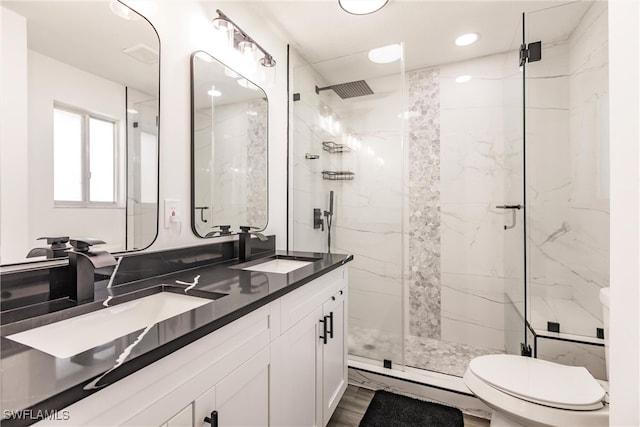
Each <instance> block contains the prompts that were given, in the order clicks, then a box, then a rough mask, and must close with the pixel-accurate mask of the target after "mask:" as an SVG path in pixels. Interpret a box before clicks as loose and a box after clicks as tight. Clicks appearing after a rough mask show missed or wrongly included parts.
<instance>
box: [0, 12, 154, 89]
mask: <svg viewBox="0 0 640 427" xmlns="http://www.w3.org/2000/svg"><path fill="white" fill-rule="evenodd" d="M1 3H2V6H3V7H6V8H8V9H11V10H13V11H14V12H16V13H18V14H20V15H22V16H24V17H25V18H26V20H27V43H28V47H29V49H32V50H34V51H36V52H40V53H42V54H44V55H46V56H49V57H51V58H55V59H57V60H58V61H61V62H64V63H66V64H69V65H72V66H74V67H76V68H79V69H81V70H85V71H87V72H89V73H92V74H95V75H98V76H101V77H104V78H106V79H109V80H111V81H114V82H117V83H120V84H122V85H123V86H127V87H130V88H136V89H138V90H140V91H142V92H144V93H146V94H149V95H151V96H152V97H153V98H157V92H158V79H159V65H158V59H157V52H158V51H159V41H158V36H157V34H156V32H155V30H154V29H153V27H152V26H151V25H150V24H149V23H148V22H147V21H146V20H144V19H139V20H125V19H122V18H120V17H118V16H116V15H115V14H114V13H113V12H111V10H110V9H109V2H108V1H106V0H99V1H97V0H94V1H50V0H39V1H32V0H18V1H16V0H2V1H1ZM79 17H82V19H78V18H79ZM133 47H142V49H141V51H142V53H145V52H150V54H151V55H152V56H153V55H154V51H155V56H156V58H155V59H153V58H152V59H151V62H144V61H141V60H139V59H134V58H133V57H132V56H130V55H128V54H126V53H124V52H123V50H124V49H127V48H133ZM139 51H140V50H139Z"/></svg>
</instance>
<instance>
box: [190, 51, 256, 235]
mask: <svg viewBox="0 0 640 427" xmlns="http://www.w3.org/2000/svg"><path fill="white" fill-rule="evenodd" d="M198 54H205V55H207V56H210V57H211V58H213V59H214V60H215V61H217V62H218V63H219V64H221V65H222V66H224V67H226V68H228V69H230V70H233V71H234V72H235V73H236V74H238V76H240V77H242V78H243V79H246V80H247V81H248V82H249V83H251V84H253V85H254V86H256V87H258V88H260V90H262V92H263V93H264V98H265V100H266V101H267V115H266V124H265V130H266V135H267V140H266V144H267V147H266V152H265V155H266V159H265V160H266V165H265V172H266V174H265V192H266V197H267V206H266V211H265V217H266V221H265V223H264V227H263V228H259V229H256V231H264V230H266V228H267V227H268V226H269V96H268V95H267V91H265V90H264V89H263V88H262V87H261V86H259V85H257V84H256V83H254V82H253V81H252V80H249V79H248V78H247V77H245V76H244V75H243V74H241V73H238V72H237V71H235V70H234V69H233V68H232V67H229V66H228V65H227V64H226V63H224V62H222V61H220V60H219V59H218V58H216V57H215V56H213V55H211V54H210V53H208V52H206V51H204V50H196V51H194V52H193V53H192V54H191V56H190V57H189V74H190V82H189V87H190V92H191V93H190V104H191V105H190V107H191V111H190V115H191V117H190V125H191V129H190V130H191V158H190V165H191V177H190V178H191V179H190V183H191V190H190V194H191V203H190V209H191V215H190V217H191V231H192V232H193V234H194V235H195V236H196V237H198V238H199V239H213V238H216V237H229V236H235V235H237V234H238V231H232V232H231V234H228V235H224V236H221V235H217V236H209V237H206V236H202V235H200V234H199V233H198V231H197V229H196V220H197V218H196V209H195V200H196V189H195V188H196V186H195V181H196V164H195V153H196V138H195V124H196V114H195V101H196V100H195V67H194V62H195V58H196V56H197V55H198ZM247 225H250V224H247Z"/></svg>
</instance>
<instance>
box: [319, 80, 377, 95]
mask: <svg viewBox="0 0 640 427" xmlns="http://www.w3.org/2000/svg"><path fill="white" fill-rule="evenodd" d="M327 89H333V91H334V92H335V93H337V94H338V96H339V97H340V98H342V99H346V98H355V97H356V96H364V95H373V91H372V90H371V88H370V87H369V85H368V84H367V82H365V81H364V80H358V81H355V82H349V83H340V84H337V85H331V86H327V87H318V86H316V93H317V94H319V93H320V91H323V90H327Z"/></svg>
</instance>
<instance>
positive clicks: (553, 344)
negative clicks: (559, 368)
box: [536, 337, 607, 380]
mask: <svg viewBox="0 0 640 427" xmlns="http://www.w3.org/2000/svg"><path fill="white" fill-rule="evenodd" d="M536 357H537V358H538V359H543V360H549V361H551V362H555V363H560V364H562V365H569V366H584V367H585V368H587V370H588V371H589V372H590V373H591V375H593V376H594V377H595V378H598V379H600V380H606V379H607V370H606V362H605V355H604V347H603V346H598V345H592V344H583V343H577V342H571V341H561V340H554V339H547V338H543V337H538V339H537V341H536Z"/></svg>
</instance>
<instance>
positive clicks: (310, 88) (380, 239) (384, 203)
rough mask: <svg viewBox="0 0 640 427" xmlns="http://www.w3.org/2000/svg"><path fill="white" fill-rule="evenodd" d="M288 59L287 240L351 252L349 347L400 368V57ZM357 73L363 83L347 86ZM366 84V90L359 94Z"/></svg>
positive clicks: (301, 246) (300, 246)
mask: <svg viewBox="0 0 640 427" xmlns="http://www.w3.org/2000/svg"><path fill="white" fill-rule="evenodd" d="M372 47H374V46H372ZM376 47H377V46H376ZM398 47H400V46H398ZM290 60H291V63H292V73H293V86H292V93H294V94H296V95H294V96H295V98H294V101H293V102H292V109H293V120H292V135H291V144H290V154H291V158H290V164H291V165H292V166H291V171H290V176H291V192H290V195H291V200H290V205H291V209H292V212H291V214H290V218H293V220H292V223H291V224H290V227H291V228H290V242H289V247H290V249H293V250H300V251H313V252H326V251H328V250H331V251H333V252H338V253H350V254H353V255H354V261H353V262H351V263H350V264H349V266H350V268H349V353H350V355H351V357H354V356H356V357H361V358H366V359H368V360H374V361H375V363H376V364H379V365H382V361H383V360H384V359H388V360H391V361H392V363H393V366H394V367H395V368H397V367H401V366H402V365H403V364H404V354H403V353H404V328H405V325H404V323H405V319H406V313H405V312H404V308H403V307H404V289H403V286H404V282H403V265H404V255H405V248H404V244H403V242H404V240H403V232H404V228H403V227H404V224H403V218H404V214H405V211H404V206H403V184H404V176H403V173H404V172H403V171H404V169H403V165H404V162H405V158H404V150H403V133H402V129H403V128H402V126H403V120H402V119H401V118H399V117H401V112H402V111H403V104H404V101H403V94H404V92H403V83H404V81H403V79H404V75H403V68H402V67H403V63H402V61H394V62H392V63H388V64H374V63H373V62H371V61H370V60H369V59H368V52H361V53H357V54H353V55H348V56H346V57H341V58H336V59H331V60H327V61H323V62H319V63H314V64H308V63H306V62H305V61H304V60H303V59H302V58H301V56H300V55H299V54H297V53H296V52H293V51H292V55H291V58H290ZM362 80H364V82H366V86H365V85H363V84H360V85H356V84H354V82H359V81H362ZM341 84H344V85H341ZM332 85H341V86H338V87H336V88H334V89H331V88H329V86H332ZM316 87H318V89H316ZM367 87H369V88H370V89H371V91H372V92H373V93H372V94H366V89H367ZM349 95H354V96H352V97H349ZM296 99H297V100H296ZM332 196H333V199H332ZM332 200H333V201H332ZM314 212H315V219H314ZM331 212H333V214H331Z"/></svg>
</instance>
